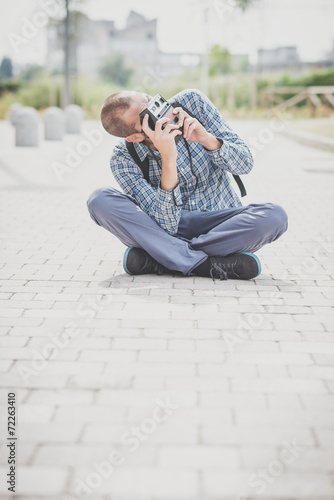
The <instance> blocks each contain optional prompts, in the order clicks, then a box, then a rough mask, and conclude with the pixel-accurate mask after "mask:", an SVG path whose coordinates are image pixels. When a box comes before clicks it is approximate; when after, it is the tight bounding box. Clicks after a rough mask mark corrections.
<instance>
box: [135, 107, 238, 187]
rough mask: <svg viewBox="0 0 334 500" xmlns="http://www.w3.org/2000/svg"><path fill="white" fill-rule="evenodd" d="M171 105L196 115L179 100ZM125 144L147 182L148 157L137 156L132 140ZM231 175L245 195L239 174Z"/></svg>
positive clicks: (192, 115) (190, 114)
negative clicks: (142, 158)
mask: <svg viewBox="0 0 334 500" xmlns="http://www.w3.org/2000/svg"><path fill="white" fill-rule="evenodd" d="M173 106H174V107H176V108H182V109H184V111H186V112H187V113H188V115H189V116H191V117H193V118H196V116H195V115H194V114H193V113H192V112H191V111H188V110H187V109H186V108H185V107H184V106H182V104H180V103H179V102H173ZM196 120H198V118H196ZM198 121H199V120H198ZM199 123H201V122H200V121H199ZM201 125H203V124H202V123H201ZM125 145H126V148H127V150H128V152H129V153H130V155H131V157H132V159H133V160H134V161H135V163H136V164H137V165H138V167H139V168H140V170H141V171H142V172H143V175H144V179H145V180H146V181H147V182H148V183H149V182H150V180H149V158H148V156H146V157H145V159H144V160H143V161H142V160H141V159H140V158H139V156H138V153H137V151H136V149H135V147H134V144H133V142H128V141H125ZM232 175H233V177H234V180H235V182H236V183H237V184H238V187H239V189H240V194H241V197H243V196H246V194H247V192H246V188H245V186H244V184H243V182H242V180H241V179H240V177H239V175H234V174H232Z"/></svg>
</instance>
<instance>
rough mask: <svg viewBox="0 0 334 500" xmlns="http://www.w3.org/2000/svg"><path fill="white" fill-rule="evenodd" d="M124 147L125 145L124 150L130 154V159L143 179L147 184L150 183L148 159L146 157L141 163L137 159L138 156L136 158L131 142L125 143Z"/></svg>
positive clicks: (136, 154)
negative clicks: (140, 172)
mask: <svg viewBox="0 0 334 500" xmlns="http://www.w3.org/2000/svg"><path fill="white" fill-rule="evenodd" d="M125 145H126V149H127V150H128V152H129V153H130V155H131V157H132V159H133V160H134V162H135V163H137V165H138V167H139V168H140V170H141V171H142V172H143V175H144V179H145V180H146V181H147V182H150V178H149V158H148V156H146V158H145V159H144V160H143V161H142V160H141V159H140V158H139V156H138V153H137V151H136V148H135V147H134V144H133V142H128V141H125Z"/></svg>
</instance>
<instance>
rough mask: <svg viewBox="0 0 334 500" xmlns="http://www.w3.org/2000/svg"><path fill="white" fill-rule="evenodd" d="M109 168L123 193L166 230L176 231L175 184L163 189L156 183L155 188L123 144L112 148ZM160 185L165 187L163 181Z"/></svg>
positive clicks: (177, 198) (178, 200)
mask: <svg viewBox="0 0 334 500" xmlns="http://www.w3.org/2000/svg"><path fill="white" fill-rule="evenodd" d="M110 167H111V170H112V172H113V175H114V177H115V179H116V181H117V182H118V184H119V185H120V187H121V188H122V190H123V191H124V193H126V194H129V195H130V196H132V197H133V198H134V199H135V201H136V203H137V204H138V206H139V207H140V208H141V209H142V210H143V211H144V212H146V213H147V214H148V215H149V216H150V217H151V219H153V220H154V221H155V222H156V223H157V224H159V226H160V227H161V228H162V229H164V230H165V231H166V232H167V233H169V234H171V235H174V234H176V233H177V230H178V226H179V222H180V217H181V208H180V207H176V206H175V204H174V198H175V201H176V203H177V204H178V205H180V204H181V203H182V199H181V193H180V188H179V186H178V185H176V186H175V187H174V188H170V189H163V188H162V186H161V185H160V186H159V187H158V188H157V189H155V188H154V187H153V186H151V184H149V183H148V182H147V181H146V180H145V179H144V175H143V173H142V171H141V169H140V168H139V166H138V165H137V164H136V163H135V162H134V160H133V159H132V158H131V156H130V154H129V153H128V151H127V149H126V147H125V145H123V144H120V145H117V146H116V147H115V149H114V153H113V155H112V157H111V160H110ZM166 181H167V180H166ZM171 181H173V182H171V184H173V183H174V180H173V179H171ZM164 187H165V188H168V185H167V184H164ZM173 195H174V196H173Z"/></svg>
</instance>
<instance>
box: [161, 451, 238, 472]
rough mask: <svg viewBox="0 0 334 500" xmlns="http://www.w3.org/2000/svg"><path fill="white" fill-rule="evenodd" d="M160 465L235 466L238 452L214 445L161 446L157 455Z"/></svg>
mask: <svg viewBox="0 0 334 500" xmlns="http://www.w3.org/2000/svg"><path fill="white" fill-rule="evenodd" d="M158 464H160V465H161V466H162V467H168V466H174V467H187V468H188V467H194V468H198V467H200V468H201V469H207V468H210V467H226V466H227V467H228V468H229V469H230V468H237V467H238V466H239V465H240V457H239V453H238V451H237V450H235V449H219V448H216V447H214V446H197V447H195V446H187V447H186V446H183V447H181V446H178V447H172V446H170V447H168V448H163V449H162V450H161V451H160V453H159V455H158Z"/></svg>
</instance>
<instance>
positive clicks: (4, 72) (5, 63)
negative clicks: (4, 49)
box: [0, 57, 13, 80]
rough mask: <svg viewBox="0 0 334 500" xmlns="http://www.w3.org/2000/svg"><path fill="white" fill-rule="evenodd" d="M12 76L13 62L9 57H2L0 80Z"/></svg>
mask: <svg viewBox="0 0 334 500" xmlns="http://www.w3.org/2000/svg"><path fill="white" fill-rule="evenodd" d="M10 78H13V64H12V60H11V59H9V57H4V58H3V59H2V61H1V64H0V80H5V79H10Z"/></svg>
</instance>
